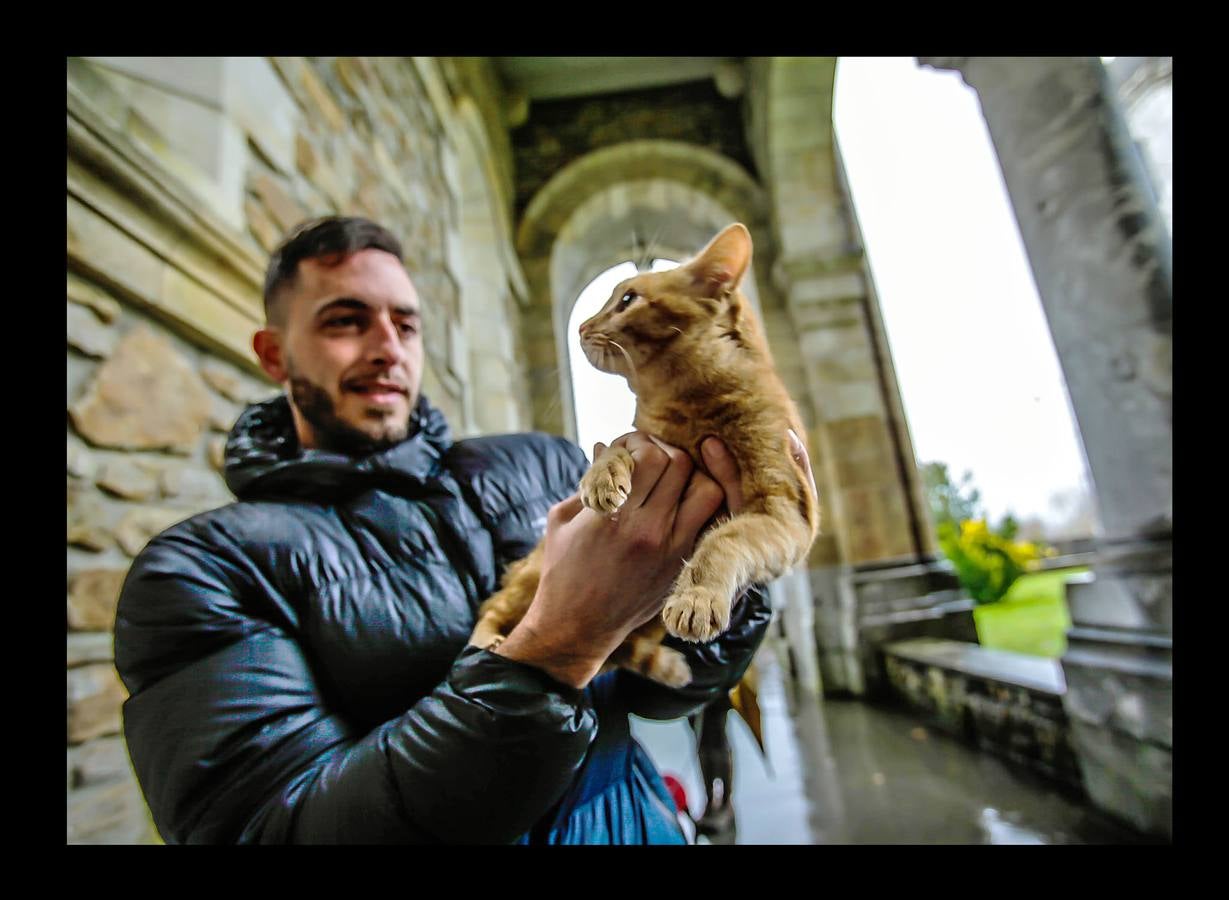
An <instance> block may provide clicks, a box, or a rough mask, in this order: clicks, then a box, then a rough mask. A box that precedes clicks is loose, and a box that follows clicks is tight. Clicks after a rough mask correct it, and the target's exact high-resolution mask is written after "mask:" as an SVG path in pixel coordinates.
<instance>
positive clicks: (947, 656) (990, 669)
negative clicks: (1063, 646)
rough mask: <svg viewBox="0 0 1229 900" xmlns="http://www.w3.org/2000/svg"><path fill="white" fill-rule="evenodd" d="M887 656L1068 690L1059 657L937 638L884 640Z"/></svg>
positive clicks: (1057, 691)
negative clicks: (1029, 654)
mask: <svg viewBox="0 0 1229 900" xmlns="http://www.w3.org/2000/svg"><path fill="white" fill-rule="evenodd" d="M883 652H884V653H885V654H887V655H889V656H898V657H901V658H903V659H911V660H913V661H915V662H920V663H924V664H926V665H931V666H938V667H939V668H941V669H949V670H951V671H954V672H961V673H964V674H966V675H974V676H976V677H978V678H987V679H991V680H994V681H1001V682H1004V683H1006V684H1015V685H1021V686H1023V687H1027V688H1029V689H1030V690H1035V691H1044V692H1045V693H1049V694H1054V695H1055V696H1061V695H1062V694H1063V693H1065V692H1066V690H1067V684H1066V681H1065V680H1064V678H1063V669H1062V666H1061V665H1060V664H1059V662H1058V660H1054V659H1044V658H1042V657H1039V656H1027V655H1025V654H1023V653H1012V652H1010V651H1008V650H992V649H990V648H988V647H982V646H980V645H978V644H969V643H965V642H963V641H951V640H944V639H936V638H914V639H912V640H905V641H894V642H892V643H890V644H885V645H884V647H883Z"/></svg>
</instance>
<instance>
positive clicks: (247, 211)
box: [243, 197, 282, 253]
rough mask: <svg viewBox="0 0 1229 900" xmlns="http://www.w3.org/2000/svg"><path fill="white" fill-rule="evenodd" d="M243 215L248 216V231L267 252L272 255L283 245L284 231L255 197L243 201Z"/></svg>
mask: <svg viewBox="0 0 1229 900" xmlns="http://www.w3.org/2000/svg"><path fill="white" fill-rule="evenodd" d="M243 214H244V215H245V216H247V222H248V229H249V230H250V231H251V232H252V236H253V237H255V238H256V243H258V244H260V246H261V247H263V248H264V249H265V251H266V252H268V253H272V252H273V251H274V249H276V248H277V245H278V244H279V243H281V240H282V231H281V229H280V228H278V227H277V225H276V224H275V223H274V221H273V219H272V217H270V215H269V214H268V213H267V212H265V208H264V206H262V205H261V204H260V202H259V201H258V200H256V199H255V198H253V197H247V198H246V199H245V200H244V201H243Z"/></svg>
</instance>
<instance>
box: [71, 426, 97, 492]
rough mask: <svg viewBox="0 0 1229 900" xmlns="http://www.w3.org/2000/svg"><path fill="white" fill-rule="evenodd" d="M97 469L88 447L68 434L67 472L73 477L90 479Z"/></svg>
mask: <svg viewBox="0 0 1229 900" xmlns="http://www.w3.org/2000/svg"><path fill="white" fill-rule="evenodd" d="M97 470H98V464H97V463H96V462H95V460H94V457H93V455H92V454H91V453H90V451H89V449H87V448H86V446H85V444H83V443H81V441H80V440H78V439H77V438H75V437H73V436H72V435H71V434H70V435H69V436H68V474H69V475H72V476H73V477H74V478H81V479H85V480H90V481H92V480H93V478H94V475H95V473H96V472H97Z"/></svg>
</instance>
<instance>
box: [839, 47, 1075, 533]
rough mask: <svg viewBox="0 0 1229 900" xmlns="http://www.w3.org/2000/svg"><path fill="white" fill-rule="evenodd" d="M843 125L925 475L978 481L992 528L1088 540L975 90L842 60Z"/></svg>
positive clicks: (1044, 347) (1043, 336)
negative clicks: (967, 475) (1004, 522)
mask: <svg viewBox="0 0 1229 900" xmlns="http://www.w3.org/2000/svg"><path fill="white" fill-rule="evenodd" d="M833 121H834V128H835V131H836V136H837V139H838V142H839V145H840V148H841V157H842V160H843V162H844V166H845V171H846V175H847V179H848V185H849V191H850V194H851V196H852V199H853V205H854V210H855V214H856V218H857V220H858V224H859V226H860V228H861V231H862V235H863V239H864V242H865V248H866V255H867V263H868V266H869V268H870V271H871V274H872V277H873V279H874V282H875V290H876V293H877V295H878V300H879V305H880V309H881V311H882V314H883V321H884V327H885V330H886V332H887V337H888V343H889V344H890V346H891V350H892V358H893V362H894V364H895V369H896V373H897V378H898V380H899V384H900V391H901V397H902V401H903V403H904V407H905V413H906V418H907V419H908V422H909V428H910V433H911V436H912V439H913V444H914V449H915V452H916V453H917V456H918V460H919V462H944V463H947V465H948V468H949V471H950V473H951V474H952V475H953V476H955V478H956V479H958V478H959V476H960V475H961V473H963V472H964V471H966V470H967V471H970V472H972V474H973V483H974V484H975V485H976V486H977V488H978V489H979V490H980V491H981V495H982V503H983V505H984V507H985V510H986V512H987V514H988V515H989V516H990V518H991V519H993V520H997V519H999V518H1000V517H1001V516H1003V515H1004V514H1006V513H1008V512H1009V511H1010V512H1011V513H1013V514H1014V516H1015V517H1016V518H1017V519H1018V520H1021V521H1028V520H1030V519H1031V520H1033V522H1032V524H1033V529H1030V530H1037V529H1039V528H1041V527H1044V529H1045V531H1044V533H1045V534H1047V535H1048V536H1052V537H1054V538H1058V537H1080V536H1087V534H1088V533H1090V529H1091V518H1090V517H1091V497H1092V492H1091V489H1090V480H1089V478H1088V475H1087V464H1086V462H1085V459H1084V454H1083V447H1082V444H1081V442H1080V439H1079V435H1078V430H1077V427H1076V425H1075V419H1074V416H1073V414H1072V410H1071V406H1070V400H1069V398H1068V396H1067V391H1066V384H1065V382H1064V379H1063V375H1062V370H1061V369H1060V367H1059V364H1058V357H1057V354H1056V353H1055V350H1054V344H1053V340H1052V338H1051V336H1050V330H1049V326H1048V324H1047V321H1046V318H1045V314H1044V312H1043V310H1042V306H1041V301H1040V299H1039V297H1038V295H1037V289H1036V286H1035V284H1034V282H1033V276H1032V271H1031V269H1030V268H1029V264H1028V259H1027V256H1026V254H1025V250H1024V246H1023V242H1022V241H1021V238H1020V233H1019V229H1018V226H1017V223H1016V219H1015V215H1014V213H1013V211H1012V208H1011V203H1010V200H1009V198H1008V196H1007V191H1006V187H1005V185H1004V183H1003V177H1002V172H1001V170H1000V169H999V166H998V160H997V157H996V155H995V152H994V148H993V145H992V144H991V142H990V137H989V133H988V131H987V128H986V124H985V120H984V119H983V118H982V115H981V108H980V106H979V103H978V99H977V95H976V93H975V92H974V91H973V90H972V89H971V88H969V87H967V86H966V85H965V84H964V82H963V81H962V80H961V79H960V76H959V75H958V74H957V73H954V72H939V71H935V70H932V69H929V68H925V67H921V66H919V65H918V64H917V62H916V61H915V60H914V59H912V58H909V57H893V58H855V57H849V58H842V59H841V60H840V61H839V63H838V66H837V75H836V88H835V97H834V111H833ZM1081 507H1082V509H1081ZM1081 517H1082V518H1083V519H1084V520H1085V522H1083V523H1081V522H1078V521H1077V520H1078V519H1080V518H1081ZM1064 531H1065V532H1067V533H1063V532H1064ZM1080 532H1084V533H1083V534H1081V533H1080Z"/></svg>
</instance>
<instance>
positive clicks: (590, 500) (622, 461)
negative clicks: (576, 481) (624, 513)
mask: <svg viewBox="0 0 1229 900" xmlns="http://www.w3.org/2000/svg"><path fill="white" fill-rule="evenodd" d="M632 468H633V463H632V455H631V453H629V452H628V451H627V450H625V449H624V448H622V447H611V448H609V449H608V450H607V451H606V452H605V453H603V454H602V455H601V456H599V457H598V458H597V460H596V461H595V462H594V463H593V465H592V466H591V467H590V469H589V471H588V472H586V473H585V476H584V478H582V479H581V480H580V502H581V503H583V504H584V505H585V506H587V507H588V508H589V509H592V510H596V511H597V512H600V513H603V514H606V515H609V514H611V513H614V512H617V511H618V509H619V507H620V506H622V505H623V501H624V500H626V499H627V495H628V494H629V493H630V492H631V489H632Z"/></svg>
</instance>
